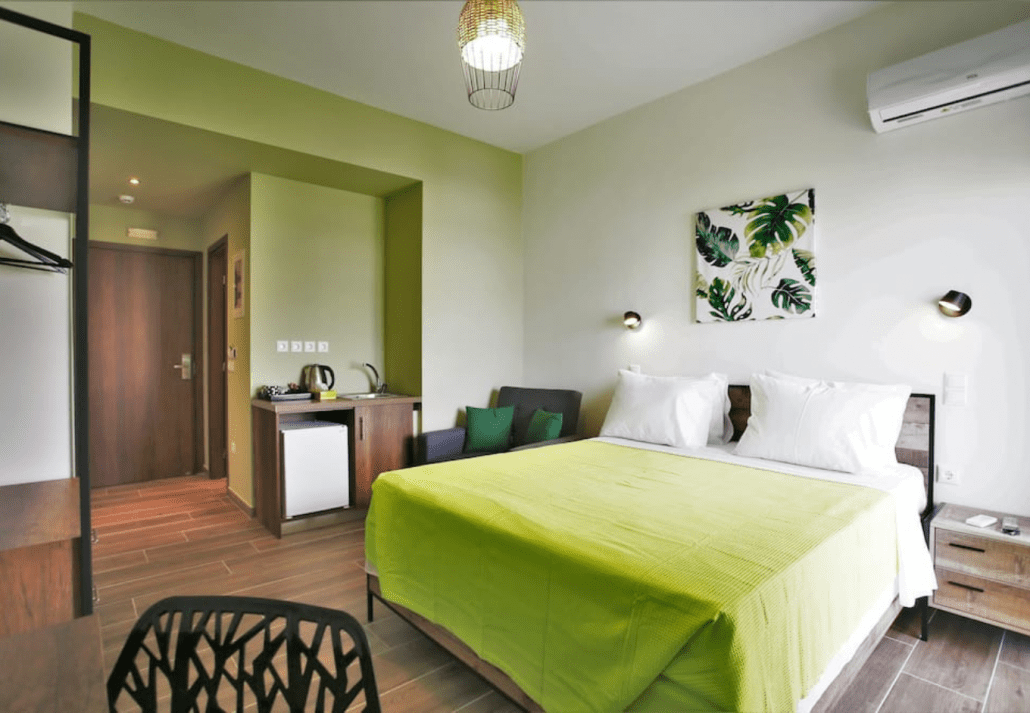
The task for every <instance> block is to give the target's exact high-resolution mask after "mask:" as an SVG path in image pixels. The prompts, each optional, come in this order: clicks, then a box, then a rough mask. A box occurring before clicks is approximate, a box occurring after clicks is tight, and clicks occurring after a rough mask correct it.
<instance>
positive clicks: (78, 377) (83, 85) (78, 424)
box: [0, 7, 93, 616]
mask: <svg viewBox="0 0 1030 713" xmlns="http://www.w3.org/2000/svg"><path fill="white" fill-rule="evenodd" d="M0 20H4V21H6V22H10V23H12V24H15V25H20V26H21V27H25V28H28V29H30V30H35V31H37V32H42V33H44V34H47V35H51V36H53V37H59V38H61V39H64V40H68V41H69V42H73V43H75V44H76V45H78V48H79V76H78V80H79V104H78V117H77V121H78V135H77V142H76V144H77V145H76V148H77V151H78V161H77V165H76V181H77V185H76V201H75V239H74V240H73V241H72V242H73V247H72V263H73V264H74V265H75V268H74V274H73V297H72V305H73V315H72V324H73V334H74V336H73V340H72V355H73V361H72V370H73V383H74V396H73V404H74V405H73V407H72V414H73V415H72V419H73V423H74V433H73V442H74V448H75V461H74V475H75V477H77V478H78V479H79V520H80V523H81V526H82V536H81V537H80V539H79V590H80V591H79V594H80V610H79V611H80V613H81V614H82V615H83V616H85V615H88V614H92V613H93V552H92V546H91V543H92V537H91V533H92V527H91V525H90V492H89V488H90V484H89V401H88V399H89V354H88V338H89V331H88V329H89V324H88V311H87V307H88V304H87V299H88V295H89V292H88V286H89V283H88V280H87V276H88V274H89V272H88V256H89V128H90V114H89V112H90V102H91V97H90V64H91V40H90V36H89V35H87V34H86V33H84V32H78V31H77V30H72V29H69V28H67V27H62V26H61V25H55V24H53V23H51V22H47V21H45V20H40V19H39V18H36V17H31V16H29V15H23V14H21V13H19V12H14V11H13V10H8V9H5V8H2V7H0ZM24 128H26V129H29V130H31V131H39V130H38V129H35V128H33V127H28V126H27V127H24Z"/></svg>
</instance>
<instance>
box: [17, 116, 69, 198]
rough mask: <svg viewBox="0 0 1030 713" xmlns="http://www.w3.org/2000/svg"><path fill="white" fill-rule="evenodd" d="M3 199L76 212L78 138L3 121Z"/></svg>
mask: <svg viewBox="0 0 1030 713" xmlns="http://www.w3.org/2000/svg"><path fill="white" fill-rule="evenodd" d="M0 156H3V157H4V160H3V161H0V202H3V203H10V204H11V205H19V206H25V207H28V208H42V209H45V210H55V211H60V212H62V213H74V212H75V210H76V204H77V201H78V180H77V178H76V176H77V172H78V161H79V159H78V156H79V139H78V137H76V136H66V135H64V134H55V133H52V132H50V131H43V130H41V129H33V128H30V127H27V126H20V125H18V124H9V123H6V122H0Z"/></svg>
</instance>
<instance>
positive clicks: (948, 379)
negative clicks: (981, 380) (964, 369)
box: [944, 373, 969, 406]
mask: <svg viewBox="0 0 1030 713" xmlns="http://www.w3.org/2000/svg"><path fill="white" fill-rule="evenodd" d="M968 397H969V377H968V376H966V375H965V374H947V373H946V374H945V375H944V403H945V404H946V405H948V406H965V405H966V401H967V400H968Z"/></svg>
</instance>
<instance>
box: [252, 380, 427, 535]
mask: <svg viewBox="0 0 1030 713" xmlns="http://www.w3.org/2000/svg"><path fill="white" fill-rule="evenodd" d="M420 406H421V402H420V401H419V399H418V398H417V397H413V396H390V397H387V398H381V399H368V400H360V399H337V400H334V401H322V402H312V401H302V402H296V401H292V402H291V401H278V402H271V401H265V400H263V399H254V400H253V401H252V402H251V412H252V430H253V448H254V514H255V516H256V517H257V518H258V520H260V521H261V523H262V524H263V525H264V526H265V527H266V528H267V529H268V531H269V532H271V533H272V534H274V535H275V536H277V537H282V536H283V535H284V534H288V533H290V532H296V531H299V530H307V529H311V528H315V527H325V526H327V525H333V524H336V523H338V522H344V521H346V520H350V519H354V518H355V517H358V516H359V515H358V514H357V513H358V512H364V509H365V508H367V507H368V504H369V501H370V500H371V497H372V492H371V488H372V482H373V481H374V480H375V479H376V477H377V476H378V475H379V474H380V473H384V472H386V471H389V470H396V469H398V468H404V467H405V466H407V465H409V464H410V463H411V457H410V455H409V454H410V450H411V441H412V436H413V434H414V427H413V424H412V413H413V411H414V410H416V409H418V408H420ZM298 421H332V422H335V423H342V424H345V425H346V426H347V436H348V451H349V472H350V501H351V506H352V507H351V509H350V510H348V509H337V510H330V511H325V512H322V513H315V514H312V515H304V516H300V517H295V518H291V519H289V520H286V519H285V518H284V516H283V472H282V452H281V451H282V449H281V446H280V439H279V427H280V425H282V424H284V423H296V422H298Z"/></svg>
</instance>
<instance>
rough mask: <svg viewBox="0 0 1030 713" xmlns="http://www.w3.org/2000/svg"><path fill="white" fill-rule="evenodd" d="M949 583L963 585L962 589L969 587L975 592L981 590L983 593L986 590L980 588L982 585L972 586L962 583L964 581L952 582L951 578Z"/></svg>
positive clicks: (957, 585)
mask: <svg viewBox="0 0 1030 713" xmlns="http://www.w3.org/2000/svg"><path fill="white" fill-rule="evenodd" d="M948 584H951V585H954V586H956V587H961V588H962V589H968V590H970V591H973V592H980V593H981V594H982V593H983V591H984V590H982V589H980V587H972V586H970V585H968V584H962V582H952V581H951V580H950V579H949V580H948Z"/></svg>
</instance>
